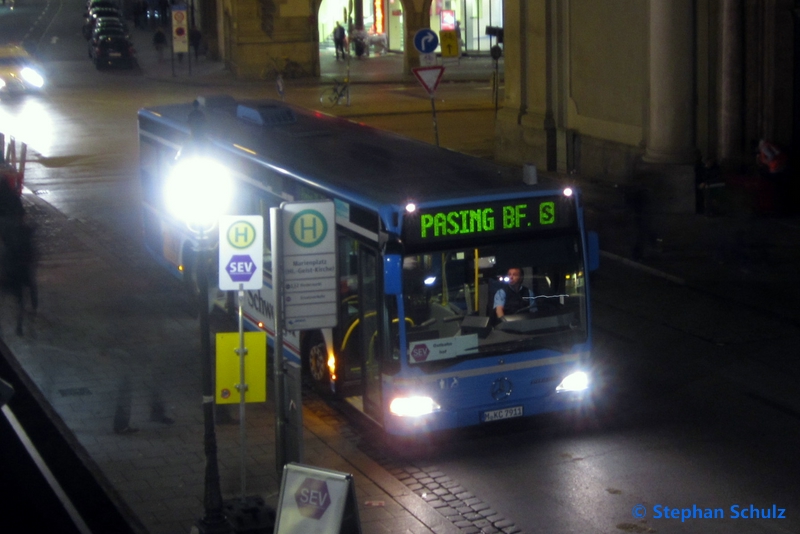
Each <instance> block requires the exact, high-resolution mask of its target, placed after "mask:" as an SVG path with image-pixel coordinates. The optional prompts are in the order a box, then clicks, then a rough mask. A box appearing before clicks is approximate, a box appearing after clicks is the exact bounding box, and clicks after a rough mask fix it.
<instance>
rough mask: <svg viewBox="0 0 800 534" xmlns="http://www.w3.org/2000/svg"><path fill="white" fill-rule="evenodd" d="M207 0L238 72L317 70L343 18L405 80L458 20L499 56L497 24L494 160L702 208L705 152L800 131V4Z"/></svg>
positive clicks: (711, 154)
mask: <svg viewBox="0 0 800 534" xmlns="http://www.w3.org/2000/svg"><path fill="white" fill-rule="evenodd" d="M196 1H197V2H198V4H199V3H200V2H203V4H202V5H204V6H208V5H209V4H210V6H214V7H215V8H216V20H215V21H213V22H208V20H207V19H208V15H209V14H210V13H212V12H213V10H212V8H211V7H208V8H207V9H205V10H203V25H204V28H203V31H204V35H208V36H209V37H210V38H211V39H209V41H210V45H211V46H212V50H211V51H210V53H211V55H212V56H213V55H215V53H216V54H218V55H219V56H220V57H221V58H223V59H224V60H225V62H226V64H227V66H228V67H229V68H230V70H231V71H233V72H234V74H236V76H237V77H240V78H257V77H259V76H262V75H263V73H264V72H265V71H267V70H269V69H270V67H274V66H277V67H279V68H280V65H281V62H282V61H284V59H283V58H290V59H292V60H293V61H296V62H298V63H299V64H300V65H301V66H302V67H303V69H304V70H305V71H306V72H307V73H308V74H309V75H310V76H318V75H319V57H320V56H319V54H320V45H321V43H325V41H326V40H328V39H330V34H331V32H332V31H333V27H334V25H335V23H336V22H344V23H345V24H344V25H345V26H346V27H349V28H351V29H352V28H363V29H365V30H366V31H369V32H370V33H377V34H380V35H383V36H385V38H386V43H387V46H388V49H389V50H390V51H393V52H395V53H402V54H403V57H404V69H405V72H406V73H410V69H411V68H412V67H414V66H417V65H418V64H419V56H418V55H417V53H416V51H415V50H414V47H413V45H412V44H411V43H412V40H413V36H414V34H415V33H416V32H417V31H418V30H419V29H421V28H428V27H430V28H433V29H440V28H442V27H444V25H445V24H454V23H455V22H458V23H459V26H460V30H461V34H462V39H463V42H464V44H463V47H464V51H465V52H466V53H487V52H488V49H489V48H490V46H491V45H492V44H494V43H493V42H492V41H491V37H487V36H486V35H485V28H486V26H499V27H503V29H504V34H505V42H504V45H503V46H504V62H505V65H504V68H505V95H504V105H503V109H502V110H501V111H500V113H499V115H498V120H497V126H496V139H497V143H496V149H495V156H496V159H497V160H498V161H500V162H506V163H515V164H522V163H533V164H535V165H536V166H537V167H539V168H540V169H543V170H544V169H546V170H549V171H561V172H573V171H574V172H580V173H581V174H583V175H589V176H597V175H604V176H610V177H613V178H614V179H615V180H619V181H625V180H629V179H632V178H634V177H636V176H641V175H643V174H646V175H650V176H661V177H663V178H664V180H659V181H658V182H659V183H664V184H667V185H668V186H669V187H672V188H674V191H673V192H672V193H674V196H675V198H676V199H677V200H678V203H679V204H680V201H681V199H685V202H684V205H683V206H678V208H679V209H683V208H687V209H688V207H689V206H690V205H691V201H692V200H691V199H692V198H693V196H694V165H695V163H696V162H697V161H699V160H715V161H718V162H719V163H720V164H721V165H722V166H723V167H729V168H735V167H736V166H740V165H742V164H748V163H752V161H753V160H754V153H753V143H754V142H757V141H758V140H760V139H767V140H770V141H772V142H773V143H776V144H777V145H779V146H782V147H784V148H787V149H789V150H790V151H791V147H792V144H793V142H794V141H795V140H797V139H800V133H798V123H800V120H798V119H797V118H796V117H797V116H798V115H799V114H800V112H798V110H799V109H800V96H798V93H800V91H797V92H796V91H794V83H795V79H796V78H797V77H798V76H800V74H797V73H798V72H800V68H799V67H798V61H797V57H798V55H799V54H798V53H797V52H796V50H800V44H799V43H800V38H798V35H800V32H798V31H796V26H797V24H798V23H797V20H798V13H800V0H602V1H601V0H216V3H215V4H214V1H215V0H196ZM211 24H215V30H216V31H211V32H207V31H206V29H205V28H207V27H208V26H209V25H211ZM214 39H216V41H217V43H216V44H214ZM794 152H795V153H796V152H797V151H794ZM797 167H798V165H794V168H797ZM672 193H670V194H672Z"/></svg>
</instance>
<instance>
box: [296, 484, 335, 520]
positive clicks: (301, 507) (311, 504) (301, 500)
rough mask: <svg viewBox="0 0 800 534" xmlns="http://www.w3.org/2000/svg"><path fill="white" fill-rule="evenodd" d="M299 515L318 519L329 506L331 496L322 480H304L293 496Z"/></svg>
mask: <svg viewBox="0 0 800 534" xmlns="http://www.w3.org/2000/svg"><path fill="white" fill-rule="evenodd" d="M294 499H295V501H296V502H297V509H298V511H299V512H300V514H301V515H303V516H304V517H308V518H310V519H319V518H320V517H322V515H323V514H324V513H325V511H326V510H327V509H328V506H330V504H331V494H330V493H329V492H328V484H327V483H325V481H324V480H318V479H316V478H310V477H308V478H306V479H305V480H304V481H303V483H302V484H300V487H299V488H297V491H296V492H295V494H294Z"/></svg>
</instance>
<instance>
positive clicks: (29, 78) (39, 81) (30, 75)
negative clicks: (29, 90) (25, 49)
mask: <svg viewBox="0 0 800 534" xmlns="http://www.w3.org/2000/svg"><path fill="white" fill-rule="evenodd" d="M20 74H21V75H22V79H23V80H25V81H26V82H28V83H29V84H31V85H32V86H34V87H42V86H43V85H44V78H42V75H41V74H39V73H38V72H36V71H35V70H33V69H32V68H30V67H25V68H24V69H22V72H21V73H20Z"/></svg>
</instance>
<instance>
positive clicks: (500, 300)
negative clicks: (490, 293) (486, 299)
mask: <svg viewBox="0 0 800 534" xmlns="http://www.w3.org/2000/svg"><path fill="white" fill-rule="evenodd" d="M506 292H513V293H514V294H515V296H518V297H519V298H516V299H513V300H521V303H520V305H519V307H518V308H516V309H514V310H512V311H506V310H505V309H504V310H503V311H504V313H506V314H509V313H514V312H515V311H517V310H520V309H522V308H527V307H528V306H530V311H536V303H535V302H534V300H533V291H531V290H530V289H528V288H527V287H525V286H520V287H519V289H518V290H514V288H513V287H511V286H510V285H508V284H506V285H505V286H503V287H502V288H500V289H499V290H498V291H497V293H495V294H494V308H497V307H498V306H503V308H505V306H506V294H507V293H506Z"/></svg>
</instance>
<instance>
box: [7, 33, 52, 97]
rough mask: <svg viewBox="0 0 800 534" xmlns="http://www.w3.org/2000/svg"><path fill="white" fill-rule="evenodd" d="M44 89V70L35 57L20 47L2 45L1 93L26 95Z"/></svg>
mask: <svg viewBox="0 0 800 534" xmlns="http://www.w3.org/2000/svg"><path fill="white" fill-rule="evenodd" d="M42 87H44V76H43V75H42V69H41V68H40V67H39V66H38V65H37V64H36V62H35V61H34V60H33V57H31V55H30V54H28V52H27V51H26V50H25V49H24V48H23V47H21V46H19V45H15V44H9V45H0V92H3V93H25V92H31V91H38V90H40V89H41V88H42Z"/></svg>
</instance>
